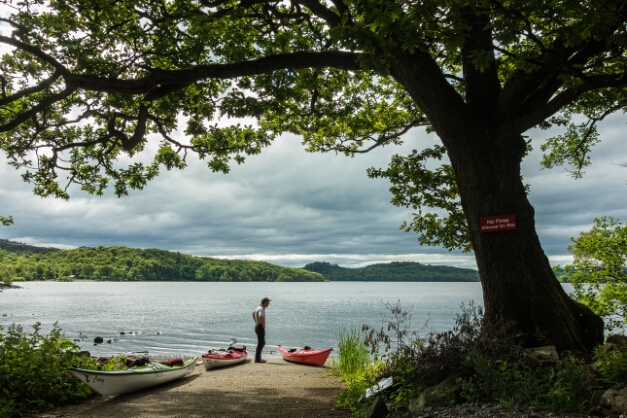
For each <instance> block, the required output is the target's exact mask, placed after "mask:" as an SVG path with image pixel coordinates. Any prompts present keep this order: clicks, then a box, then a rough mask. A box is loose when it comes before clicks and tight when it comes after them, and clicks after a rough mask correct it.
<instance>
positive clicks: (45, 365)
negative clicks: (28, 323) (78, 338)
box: [0, 322, 95, 417]
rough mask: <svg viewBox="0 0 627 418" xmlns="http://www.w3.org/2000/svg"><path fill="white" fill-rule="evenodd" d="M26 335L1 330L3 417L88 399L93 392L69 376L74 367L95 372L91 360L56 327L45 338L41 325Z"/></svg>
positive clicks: (14, 328)
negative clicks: (80, 353)
mask: <svg viewBox="0 0 627 418" xmlns="http://www.w3.org/2000/svg"><path fill="white" fill-rule="evenodd" d="M32 328H33V331H32V332H30V333H27V332H25V331H24V330H23V329H22V327H21V326H19V325H15V324H14V325H11V326H10V327H9V328H8V330H7V331H6V332H4V328H3V327H2V326H0V388H1V389H0V416H3V417H19V416H22V415H26V414H30V413H35V412H40V411H42V410H45V409H49V408H52V407H54V406H59V405H63V404H67V403H71V402H74V401H76V400H78V399H83V398H86V397H87V396H89V395H90V394H91V393H92V392H91V389H90V388H89V387H88V386H86V385H85V384H84V383H82V382H80V381H79V380H78V379H76V378H74V377H73V376H72V375H70V373H69V372H68V369H69V368H70V367H72V366H78V367H86V368H95V365H94V363H93V360H92V359H91V358H90V357H89V356H82V355H79V353H78V352H79V347H78V346H77V345H76V344H75V343H74V342H72V341H70V340H69V339H67V338H66V337H65V335H64V334H63V333H62V332H61V329H60V328H58V326H57V324H56V323H55V324H54V327H53V329H52V331H50V333H49V334H48V335H42V334H41V333H40V331H41V324H40V323H39V322H38V323H36V324H35V325H33V327H32Z"/></svg>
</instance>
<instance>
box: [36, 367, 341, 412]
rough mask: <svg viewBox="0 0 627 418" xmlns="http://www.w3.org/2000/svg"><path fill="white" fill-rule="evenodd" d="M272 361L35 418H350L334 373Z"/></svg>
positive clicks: (198, 374) (200, 372)
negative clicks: (340, 406) (341, 406)
mask: <svg viewBox="0 0 627 418" xmlns="http://www.w3.org/2000/svg"><path fill="white" fill-rule="evenodd" d="M267 360H268V362H267V363H263V364H259V363H255V362H251V361H250V360H248V361H247V362H246V363H243V364H240V365H236V366H232V367H227V368H222V369H215V370H210V371H205V368H204V367H203V366H202V364H201V363H200V361H198V362H197V365H196V368H195V370H194V372H192V373H191V374H190V375H188V376H186V377H184V378H182V379H179V380H176V381H173V382H170V383H165V384H163V385H160V386H156V387H153V388H150V389H146V390H143V391H140V392H134V393H130V394H127V395H120V396H96V397H94V398H91V399H89V400H86V401H84V402H81V403H79V404H76V405H68V406H64V407H60V408H57V409H53V410H50V411H47V412H45V413H42V414H37V415H34V417H39V418H53V417H54V418H61V417H63V418H74V417H76V418H78V417H80V418H89V417H94V418H96V417H98V418H105V417H113V418H132V417H143V418H158V417H168V418H175V417H176V418H186V417H206V418H213V417H236V418H261V417H263V418H273V417H286V418H287V417H290V418H291V417H302V418H314V417H351V414H350V413H349V412H348V411H346V410H341V409H337V408H336V407H335V400H336V399H337V397H338V396H339V395H340V393H341V392H342V390H343V389H344V385H343V384H342V383H341V382H340V381H339V379H337V378H336V377H333V376H330V375H329V373H328V371H329V369H330V367H328V366H325V367H311V366H303V365H298V364H294V363H288V362H286V361H284V360H282V359H277V358H269V359H267Z"/></svg>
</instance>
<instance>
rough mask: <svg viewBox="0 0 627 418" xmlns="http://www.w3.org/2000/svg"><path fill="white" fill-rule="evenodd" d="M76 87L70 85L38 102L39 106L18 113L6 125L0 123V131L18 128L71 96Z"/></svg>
mask: <svg viewBox="0 0 627 418" xmlns="http://www.w3.org/2000/svg"><path fill="white" fill-rule="evenodd" d="M76 89H77V88H76V87H75V86H73V87H70V86H68V87H67V88H66V89H65V90H63V91H60V92H59V93H57V94H52V95H50V96H48V97H46V98H45V99H43V100H41V101H40V102H39V103H38V104H37V106H35V107H33V108H31V109H30V110H28V111H26V112H23V113H20V114H19V115H17V117H16V118H15V119H13V120H12V121H11V122H8V123H5V124H4V125H0V132H8V131H11V130H13V129H15V128H17V127H18V126H20V125H21V124H22V123H24V122H26V121H27V120H28V119H30V118H33V117H35V116H37V114H38V113H40V112H43V111H44V110H45V109H46V108H47V107H48V106H51V105H53V104H54V103H56V102H59V101H61V100H63V99H65V98H66V97H69V96H70V95H71V94H72V93H74V92H75V91H76Z"/></svg>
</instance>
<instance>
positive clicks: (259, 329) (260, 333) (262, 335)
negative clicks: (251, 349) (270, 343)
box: [255, 324, 266, 361]
mask: <svg viewBox="0 0 627 418" xmlns="http://www.w3.org/2000/svg"><path fill="white" fill-rule="evenodd" d="M255 334H257V352H256V353H255V361H259V360H261V351H262V350H263V346H264V345H266V329H265V328H264V327H263V325H261V324H257V325H255Z"/></svg>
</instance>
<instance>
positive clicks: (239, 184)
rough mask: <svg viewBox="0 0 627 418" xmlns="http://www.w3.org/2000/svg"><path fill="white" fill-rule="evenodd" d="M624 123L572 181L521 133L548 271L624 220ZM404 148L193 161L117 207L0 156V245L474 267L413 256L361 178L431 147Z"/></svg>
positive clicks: (403, 212)
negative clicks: (600, 228)
mask: <svg viewBox="0 0 627 418" xmlns="http://www.w3.org/2000/svg"><path fill="white" fill-rule="evenodd" d="M626 123H627V117H626V116H625V115H622V114H618V115H615V116H614V117H612V118H611V119H609V120H607V121H605V122H604V123H603V124H602V125H600V132H601V135H602V138H603V142H602V143H601V144H600V145H598V146H597V147H596V148H595V150H594V152H593V154H592V160H593V165H592V167H590V168H589V169H588V170H586V171H587V175H586V176H585V177H584V178H583V179H580V180H574V179H573V178H571V177H569V176H568V174H567V173H566V172H565V171H564V170H563V169H561V168H557V169H553V170H541V167H540V165H539V161H540V158H541V155H540V144H541V142H542V139H543V138H545V137H547V136H548V132H546V131H532V132H528V134H529V135H530V136H531V137H532V138H533V145H534V148H535V151H534V152H533V153H532V155H530V156H529V157H527V159H526V160H525V162H524V168H523V175H524V177H525V182H526V183H528V184H530V185H531V194H530V200H531V203H532V204H533V205H534V207H535V209H536V221H537V230H538V234H539V236H540V238H541V241H542V244H543V246H544V250H545V252H546V254H547V256H548V257H549V259H550V261H551V263H552V264H553V265H555V264H565V263H567V262H569V261H570V260H571V257H570V256H569V253H568V251H567V248H566V247H567V246H568V245H569V243H570V237H576V236H577V235H578V234H579V232H581V231H585V230H588V229H590V227H591V226H592V221H593V219H594V218H595V217H598V216H604V215H608V216H614V217H615V218H620V219H621V220H623V221H627V211H626V209H625V208H627V185H626V183H625V181H626V180H627V168H623V167H621V166H619V165H618V164H621V163H625V162H627V152H626V151H627V141H626V138H625V134H626V130H625V128H626V125H625V124H626ZM405 139H406V141H405V144H404V145H403V146H397V147H388V148H384V149H379V150H375V151H373V152H372V153H370V154H365V155H358V156H356V157H355V158H347V157H345V156H343V155H335V154H310V153H307V152H305V151H304V148H303V146H302V145H301V143H300V140H299V139H298V138H296V137H293V136H284V137H281V138H280V139H278V140H277V141H276V142H275V143H274V144H273V145H272V146H271V147H270V148H267V149H266V150H265V151H264V152H262V154H261V155H258V156H253V157H249V158H248V159H247V161H246V163H245V164H243V165H240V166H237V165H235V166H233V168H232V171H231V173H229V174H227V175H224V174H217V173H212V172H211V171H210V170H209V169H208V168H207V167H206V163H205V162H203V161H198V160H194V159H193V158H192V159H190V160H189V163H190V165H189V167H188V168H187V169H186V170H184V171H176V172H167V171H164V172H163V173H162V174H161V176H160V177H159V178H158V179H157V180H155V181H153V182H152V183H150V184H149V185H148V186H147V187H146V188H145V189H144V190H143V191H134V192H131V194H130V195H129V196H127V197H124V198H121V199H118V198H117V197H115V196H114V195H113V193H112V192H111V191H109V192H108V193H107V194H106V195H105V196H104V197H93V196H90V195H87V194H86V193H84V192H81V191H79V190H75V189H74V190H71V195H72V197H71V199H70V200H69V201H62V200H58V199H53V198H46V199H42V198H39V197H36V196H34V195H33V194H32V191H31V189H32V187H31V186H30V185H29V184H26V183H24V182H22V180H21V177H20V172H18V171H15V170H14V169H13V168H12V167H10V166H9V165H8V164H7V163H6V159H5V158H4V155H3V156H1V157H0V202H2V204H1V205H0V207H1V210H0V215H3V216H8V215H12V216H13V218H14V220H15V224H14V225H12V226H10V227H0V238H6V239H9V240H13V241H19V242H23V243H26V244H31V245H39V246H51V247H56V248H63V249H68V248H75V247H79V246H88V247H93V246H127V247H135V248H159V249H164V250H169V251H179V252H181V253H185V254H190V255H197V256H210V257H219V258H238V259H251V260H264V261H269V262H272V263H276V264H280V265H284V266H292V267H302V266H303V265H305V264H306V263H308V262H312V261H328V262H331V263H337V264H339V265H341V266H345V267H359V266H364V265H368V264H372V263H381V262H390V261H408V260H411V261H419V262H422V263H428V264H445V265H451V266H458V267H469V268H476V264H475V261H474V257H473V256H472V254H471V255H467V254H461V253H459V252H448V251H446V250H443V249H441V248H434V247H421V246H419V245H418V242H417V236H416V235H415V234H414V233H405V232H403V231H401V230H399V226H400V225H401V223H402V222H403V221H405V220H406V221H410V220H411V217H412V215H411V213H412V211H411V210H410V209H405V208H398V207H395V206H393V205H392V204H391V203H390V199H391V194H390V192H389V190H388V189H389V187H390V185H389V183H388V182H387V181H386V180H375V179H369V178H368V177H367V176H366V169H367V168H369V167H387V165H388V162H389V160H390V156H391V155H393V154H406V153H409V152H410V151H411V150H412V149H414V148H416V149H422V148H423V147H424V146H427V145H431V144H433V143H434V142H435V141H437V137H435V136H434V135H429V134H426V133H424V131H422V130H416V131H414V132H412V133H410V134H409V135H407V136H406V137H405Z"/></svg>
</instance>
